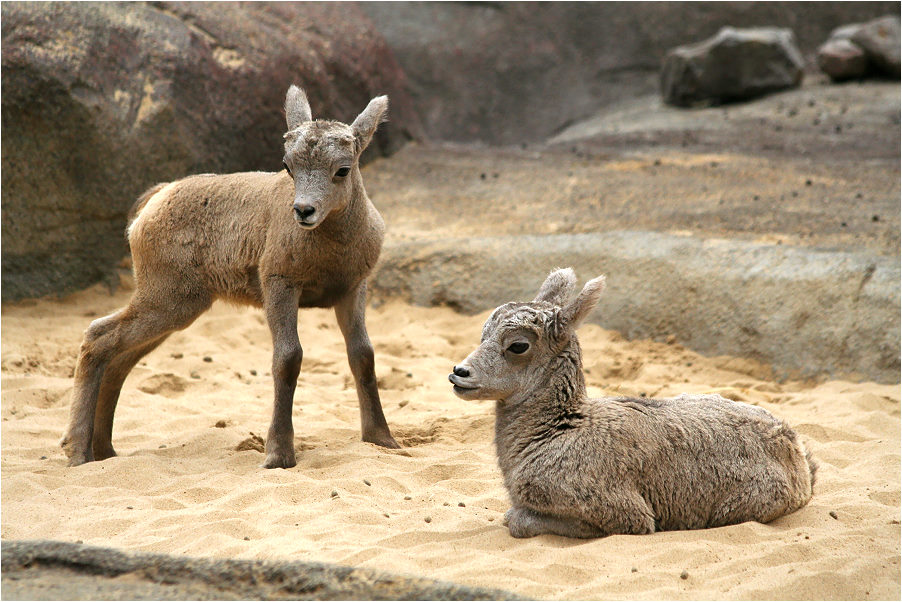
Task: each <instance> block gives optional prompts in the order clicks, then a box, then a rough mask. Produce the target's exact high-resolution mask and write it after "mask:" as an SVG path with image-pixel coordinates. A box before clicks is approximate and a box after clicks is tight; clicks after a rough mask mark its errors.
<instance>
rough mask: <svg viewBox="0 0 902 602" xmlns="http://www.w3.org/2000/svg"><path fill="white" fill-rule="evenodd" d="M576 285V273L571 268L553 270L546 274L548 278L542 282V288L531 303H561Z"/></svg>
mask: <svg viewBox="0 0 902 602" xmlns="http://www.w3.org/2000/svg"><path fill="white" fill-rule="evenodd" d="M574 286H576V274H574V273H573V269H572V268H564V269H563V270H554V271H552V272H551V273H550V274H548V278H546V279H545V282H543V283H542V288H540V289H539V293H538V294H537V295H536V298H535V299H533V300H532V301H533V303H538V302H543V301H544V302H546V303H551V304H552V305H563V304H564V302H565V301H566V300H567V298H568V297H569V296H570V293H572V292H573V287H574Z"/></svg>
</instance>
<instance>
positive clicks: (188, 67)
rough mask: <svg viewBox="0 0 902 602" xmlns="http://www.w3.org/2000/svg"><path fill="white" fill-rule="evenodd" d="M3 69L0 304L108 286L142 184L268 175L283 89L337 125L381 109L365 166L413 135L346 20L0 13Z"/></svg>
mask: <svg viewBox="0 0 902 602" xmlns="http://www.w3.org/2000/svg"><path fill="white" fill-rule="evenodd" d="M2 53H3V58H2V84H3V95H2V142H3V158H2V168H3V192H2V195H3V196H2V202H3V220H2V237H3V241H4V244H3V257H2V295H3V299H4V300H9V299H18V298H22V297H26V296H40V295H46V294H49V293H59V292H64V291H68V290H73V289H75V288H79V287H84V286H86V285H89V284H92V283H94V282H97V281H98V280H102V279H104V278H109V277H111V275H112V274H113V268H114V267H115V265H116V264H117V262H118V261H119V260H120V258H121V257H122V256H123V254H125V253H126V251H127V248H126V242H125V238H124V235H123V232H124V229H125V225H126V223H125V221H126V214H127V211H128V209H129V208H130V207H131V205H132V203H133V202H134V201H135V199H136V198H137V196H138V195H139V194H140V193H141V192H142V191H143V190H145V189H146V188H148V187H149V186H151V185H153V184H154V183H157V182H161V181H167V180H172V179H175V178H179V177H183V176H186V175H189V174H192V173H198V172H231V171H243V170H257V169H263V170H278V169H280V167H281V153H282V134H283V133H284V131H285V123H284V113H283V109H282V105H283V103H284V98H285V91H286V90H287V88H288V86H289V84H291V83H292V82H297V83H300V84H302V85H303V86H304V87H305V88H306V90H307V92H308V95H309V97H310V101H311V105H312V107H313V110H314V114H315V115H323V116H328V117H330V118H337V119H341V120H345V121H347V120H350V119H352V118H353V117H354V116H356V115H357V113H358V112H359V111H360V110H361V109H362V108H363V107H364V106H366V103H367V102H368V101H369V99H370V98H371V97H373V96H375V95H377V94H382V93H387V94H389V96H390V97H391V102H392V106H391V121H390V122H389V123H388V124H387V127H385V128H384V129H380V133H379V134H378V135H377V138H376V140H375V145H371V148H375V150H374V152H376V153H378V152H382V153H387V152H391V151H392V150H393V149H395V148H397V147H398V146H399V145H401V144H403V142H404V141H405V140H407V139H409V138H411V137H418V136H419V132H420V126H419V125H418V123H419V122H418V118H417V117H416V114H415V112H414V111H413V107H412V104H411V100H410V96H409V94H408V93H407V92H406V87H405V86H406V84H405V82H404V77H403V73H402V72H401V70H400V68H399V67H398V65H397V63H396V62H395V60H394V58H393V55H392V53H391V51H390V50H389V48H388V47H387V46H386V44H385V42H384V39H383V38H382V37H381V35H379V34H378V32H376V31H375V30H374V29H373V27H372V24H371V23H370V21H369V20H368V19H367V17H366V16H365V15H364V14H363V13H362V12H361V11H360V10H359V9H358V8H356V7H355V6H354V5H351V4H347V5H337V4H335V5H331V4H318V3H312V4H310V3H308V4H280V3H252V4H248V5H240V4H237V3H236V4H219V5H211V4H203V3H198V4H195V3H184V4H182V3H165V2H164V3H153V4H147V3H41V4H37V3H34V4H33V3H3V5H2Z"/></svg>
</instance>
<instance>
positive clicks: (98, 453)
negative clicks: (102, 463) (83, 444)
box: [94, 445, 118, 460]
mask: <svg viewBox="0 0 902 602" xmlns="http://www.w3.org/2000/svg"><path fill="white" fill-rule="evenodd" d="M116 455H118V454H117V453H116V450H115V449H113V446H112V445H108V446H106V447H95V448H94V459H95V460H106V459H107V458H112V457H114V456H116Z"/></svg>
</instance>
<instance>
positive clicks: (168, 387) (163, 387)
mask: <svg viewBox="0 0 902 602" xmlns="http://www.w3.org/2000/svg"><path fill="white" fill-rule="evenodd" d="M187 388H188V381H187V380H186V379H184V378H182V377H181V376H179V375H178V374H172V373H166V374H154V375H153V376H148V377H147V378H145V379H144V380H142V381H141V384H139V385H138V390H139V391H143V392H145V393H150V394H151V395H162V396H163V397H177V396H178V395H180V394H181V393H184V392H185V389H187Z"/></svg>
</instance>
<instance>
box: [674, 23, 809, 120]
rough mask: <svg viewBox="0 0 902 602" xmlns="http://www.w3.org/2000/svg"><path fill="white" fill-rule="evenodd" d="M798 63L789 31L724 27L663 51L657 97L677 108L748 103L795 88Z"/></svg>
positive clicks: (799, 79)
mask: <svg viewBox="0 0 902 602" xmlns="http://www.w3.org/2000/svg"><path fill="white" fill-rule="evenodd" d="M804 65H805V62H804V60H803V59H802V54H801V53H800V52H799V49H798V48H796V44H795V36H793V33H792V31H790V30H789V29H779V28H775V27H760V28H754V29H734V28H732V27H724V28H723V29H721V30H720V31H719V32H718V33H717V35H715V36H714V37H712V38H709V39H708V40H705V41H704V42H700V43H698V44H693V45H689V46H680V47H678V48H674V49H673V50H671V51H670V52H668V53H667V57H666V58H665V59H664V66H663V69H662V72H661V94H662V95H663V97H664V102H666V103H668V104H672V105H676V106H681V107H687V106H693V105H698V104H722V103H726V102H734V101H740V100H748V99H751V98H755V97H758V96H762V95H764V94H767V93H769V92H775V91H777V90H785V89H787V88H792V87H795V86H798V85H799V84H800V83H801V82H802V69H803V67H804Z"/></svg>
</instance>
